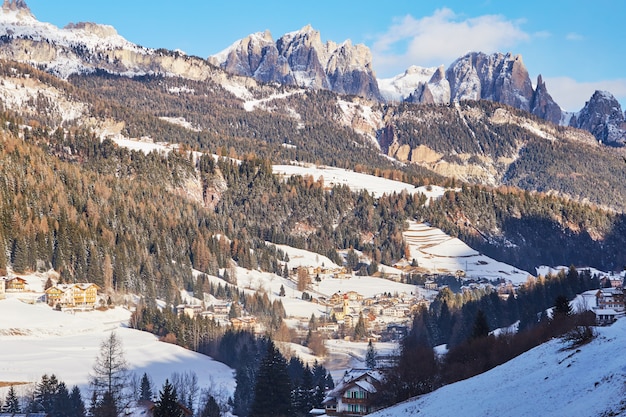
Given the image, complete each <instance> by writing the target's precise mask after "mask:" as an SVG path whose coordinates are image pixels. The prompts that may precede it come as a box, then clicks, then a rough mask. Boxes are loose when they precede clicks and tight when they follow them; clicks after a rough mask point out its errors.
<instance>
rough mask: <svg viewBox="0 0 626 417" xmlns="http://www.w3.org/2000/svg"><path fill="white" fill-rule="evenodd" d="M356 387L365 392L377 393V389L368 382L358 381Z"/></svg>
mask: <svg viewBox="0 0 626 417" xmlns="http://www.w3.org/2000/svg"><path fill="white" fill-rule="evenodd" d="M355 384H356V386H358V387H359V388H361V389H362V390H363V391H367V392H369V393H371V394H373V393H375V392H376V391H377V389H376V387H375V386H374V385H372V384H370V383H369V382H367V381H356V382H355Z"/></svg>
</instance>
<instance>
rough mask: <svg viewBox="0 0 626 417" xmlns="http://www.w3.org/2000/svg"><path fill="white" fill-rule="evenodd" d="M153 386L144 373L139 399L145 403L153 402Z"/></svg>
mask: <svg viewBox="0 0 626 417" xmlns="http://www.w3.org/2000/svg"><path fill="white" fill-rule="evenodd" d="M152 395H153V394H152V384H151V383H150V378H148V374H147V373H145V372H144V374H143V376H142V377H141V387H140V391H139V399H140V400H144V401H152Z"/></svg>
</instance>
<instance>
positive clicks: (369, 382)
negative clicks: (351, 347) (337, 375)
mask: <svg viewBox="0 0 626 417" xmlns="http://www.w3.org/2000/svg"><path fill="white" fill-rule="evenodd" d="M382 382H383V376H382V374H381V373H380V372H378V371H375V370H371V369H352V370H350V371H347V372H346V374H345V375H344V376H343V378H342V380H341V381H340V382H339V383H338V384H337V386H336V387H335V388H334V389H333V390H332V391H330V392H329V393H328V395H327V396H326V398H325V399H324V401H323V404H324V408H325V410H326V414H327V415H329V416H363V415H366V414H369V413H372V412H374V411H376V410H377V409H378V408H377V407H375V406H374V405H373V401H374V399H375V397H376V394H377V393H378V391H379V390H380V388H381V385H382Z"/></svg>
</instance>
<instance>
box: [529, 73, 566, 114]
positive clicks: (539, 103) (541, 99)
mask: <svg viewBox="0 0 626 417" xmlns="http://www.w3.org/2000/svg"><path fill="white" fill-rule="evenodd" d="M530 112H531V113H532V114H534V115H535V116H538V117H541V118H542V119H544V120H548V121H550V122H552V123H554V124H559V123H560V121H561V117H562V114H563V110H561V107H560V106H559V105H558V104H556V103H555V102H554V100H553V99H552V96H551V95H550V94H549V93H548V89H547V88H546V83H545V82H544V81H543V78H541V75H539V77H537V88H536V89H535V94H534V95H533V101H532V104H531V108H530Z"/></svg>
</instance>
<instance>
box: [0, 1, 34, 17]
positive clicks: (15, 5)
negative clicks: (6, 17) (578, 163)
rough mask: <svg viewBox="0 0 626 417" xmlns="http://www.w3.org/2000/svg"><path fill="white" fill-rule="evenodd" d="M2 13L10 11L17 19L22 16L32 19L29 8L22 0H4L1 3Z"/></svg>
mask: <svg viewBox="0 0 626 417" xmlns="http://www.w3.org/2000/svg"><path fill="white" fill-rule="evenodd" d="M2 13H3V14H9V13H11V14H13V15H14V18H15V17H17V18H18V20H22V19H24V18H26V19H34V16H33V14H32V13H31V11H30V8H29V7H28V5H27V4H26V2H25V1H24V0H4V2H3V3H2Z"/></svg>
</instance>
